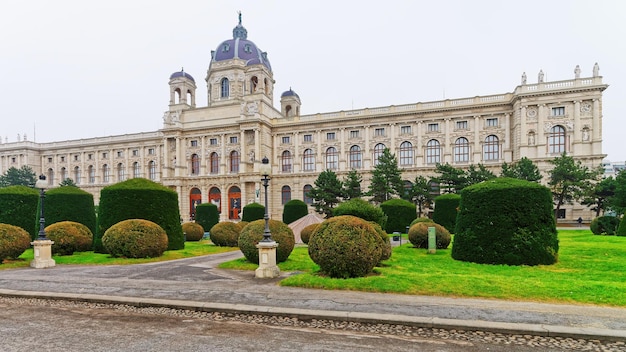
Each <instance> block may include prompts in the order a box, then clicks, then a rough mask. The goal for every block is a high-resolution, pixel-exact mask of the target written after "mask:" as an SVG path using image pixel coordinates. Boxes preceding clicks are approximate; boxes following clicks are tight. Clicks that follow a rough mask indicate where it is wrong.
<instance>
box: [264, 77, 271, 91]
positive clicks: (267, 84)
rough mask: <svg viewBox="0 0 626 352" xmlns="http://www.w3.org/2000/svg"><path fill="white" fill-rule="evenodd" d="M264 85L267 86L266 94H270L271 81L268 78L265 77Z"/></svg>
mask: <svg viewBox="0 0 626 352" xmlns="http://www.w3.org/2000/svg"><path fill="white" fill-rule="evenodd" d="M263 83H264V84H263V85H264V86H265V94H270V82H269V81H268V80H267V78H265V79H263Z"/></svg>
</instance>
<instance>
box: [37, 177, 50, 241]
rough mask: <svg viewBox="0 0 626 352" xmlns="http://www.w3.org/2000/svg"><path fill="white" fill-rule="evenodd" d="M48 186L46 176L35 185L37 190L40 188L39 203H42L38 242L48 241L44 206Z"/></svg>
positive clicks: (40, 178)
mask: <svg viewBox="0 0 626 352" xmlns="http://www.w3.org/2000/svg"><path fill="white" fill-rule="evenodd" d="M47 186H48V183H47V182H46V176H44V175H39V179H38V180H37V182H36V183H35V188H39V202H40V207H39V235H38V236H37V240H39V241H44V240H46V239H47V238H46V231H45V230H44V228H45V226H46V220H45V218H44V210H43V204H44V199H45V198H46V187H47Z"/></svg>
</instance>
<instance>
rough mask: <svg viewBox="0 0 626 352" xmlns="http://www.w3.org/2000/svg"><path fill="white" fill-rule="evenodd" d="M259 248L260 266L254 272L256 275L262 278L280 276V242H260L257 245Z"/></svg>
mask: <svg viewBox="0 0 626 352" xmlns="http://www.w3.org/2000/svg"><path fill="white" fill-rule="evenodd" d="M256 248H258V249H259V267H258V268H257V269H256V271H255V272H254V276H255V277H257V278H260V279H271V278H275V277H278V276H280V269H278V266H276V248H278V243H276V242H275V241H271V242H259V244H257V245H256Z"/></svg>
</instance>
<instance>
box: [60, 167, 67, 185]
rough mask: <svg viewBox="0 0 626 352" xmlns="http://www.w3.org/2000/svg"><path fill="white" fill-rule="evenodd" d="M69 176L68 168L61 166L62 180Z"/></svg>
mask: <svg viewBox="0 0 626 352" xmlns="http://www.w3.org/2000/svg"><path fill="white" fill-rule="evenodd" d="M66 178H67V170H66V169H65V168H64V167H62V168H61V182H63V181H65V179H66Z"/></svg>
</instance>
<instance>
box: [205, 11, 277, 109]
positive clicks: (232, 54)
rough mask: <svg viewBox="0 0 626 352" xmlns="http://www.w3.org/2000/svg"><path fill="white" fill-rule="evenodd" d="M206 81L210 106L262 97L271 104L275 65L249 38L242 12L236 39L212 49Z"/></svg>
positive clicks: (235, 34) (235, 32)
mask: <svg viewBox="0 0 626 352" xmlns="http://www.w3.org/2000/svg"><path fill="white" fill-rule="evenodd" d="M206 82H207V90H208V92H207V95H208V96H207V98H208V99H207V101H208V105H209V106H220V105H230V104H233V103H237V104H240V103H241V102H244V101H250V100H259V99H260V100H264V101H266V103H267V104H269V105H272V102H273V99H274V76H273V73H272V66H271V65H270V61H269V59H268V58H267V53H266V52H264V51H261V49H259V48H258V47H257V46H256V44H254V43H253V42H252V41H250V40H248V31H247V30H246V28H245V27H244V26H243V25H242V24H241V13H240V14H239V23H238V24H237V26H236V27H235V28H234V29H233V39H228V40H225V41H223V42H222V43H221V44H220V45H218V47H217V49H216V50H213V51H211V63H210V65H209V69H208V71H207V76H206Z"/></svg>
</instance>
